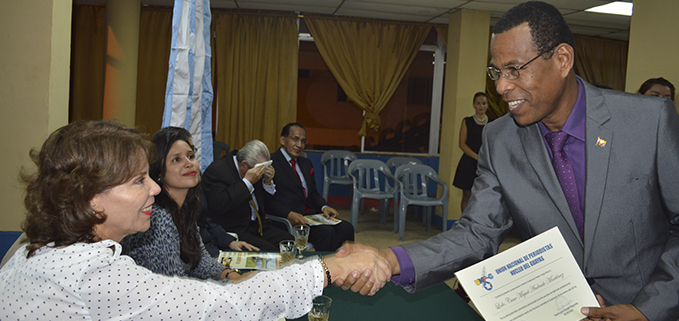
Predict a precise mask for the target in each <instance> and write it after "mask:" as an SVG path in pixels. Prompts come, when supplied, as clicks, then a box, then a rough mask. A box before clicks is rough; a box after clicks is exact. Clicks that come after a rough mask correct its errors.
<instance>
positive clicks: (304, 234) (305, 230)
mask: <svg viewBox="0 0 679 321" xmlns="http://www.w3.org/2000/svg"><path fill="white" fill-rule="evenodd" d="M294 230H295V244H297V251H298V254H297V258H298V259H300V260H301V259H303V258H304V255H302V251H304V249H306V246H307V243H308V242H309V230H310V228H309V226H308V225H296V226H295V227H294Z"/></svg>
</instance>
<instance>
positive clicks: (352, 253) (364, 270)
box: [325, 243, 401, 295]
mask: <svg viewBox="0 0 679 321" xmlns="http://www.w3.org/2000/svg"><path fill="white" fill-rule="evenodd" d="M325 261H326V262H327V264H328V269H329V271H330V274H331V276H332V281H333V284H334V285H336V286H339V287H342V289H343V290H349V289H351V291H353V292H359V293H361V294H362V295H366V294H367V295H374V294H375V293H377V291H378V290H379V289H381V288H382V287H383V286H384V285H385V284H386V283H387V281H388V280H389V279H390V278H391V276H392V275H398V274H400V273H401V272H400V266H399V264H398V260H397V259H396V255H395V254H394V252H393V251H392V250H391V249H377V248H374V247H371V246H367V245H363V244H358V243H345V244H344V245H342V247H341V248H339V249H338V250H337V252H336V253H335V255H334V256H330V257H327V258H325Z"/></svg>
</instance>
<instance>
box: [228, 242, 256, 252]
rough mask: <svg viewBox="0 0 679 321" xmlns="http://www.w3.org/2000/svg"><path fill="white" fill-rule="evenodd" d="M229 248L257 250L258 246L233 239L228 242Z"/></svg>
mask: <svg viewBox="0 0 679 321" xmlns="http://www.w3.org/2000/svg"><path fill="white" fill-rule="evenodd" d="M229 248H230V249H232V250H234V251H244V250H247V251H259V248H258V247H256V246H254V245H252V244H250V243H248V242H241V241H233V242H231V243H229Z"/></svg>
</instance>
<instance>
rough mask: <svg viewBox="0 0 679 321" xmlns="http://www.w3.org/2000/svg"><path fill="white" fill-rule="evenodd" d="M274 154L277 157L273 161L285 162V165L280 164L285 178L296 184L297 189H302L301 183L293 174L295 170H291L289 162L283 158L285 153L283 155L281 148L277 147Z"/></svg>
mask: <svg viewBox="0 0 679 321" xmlns="http://www.w3.org/2000/svg"><path fill="white" fill-rule="evenodd" d="M274 155H276V158H278V159H277V160H275V161H277V162H281V164H285V166H281V167H282V168H284V169H283V172H284V174H285V176H286V179H287V180H288V181H289V182H292V184H293V185H295V186H297V187H298V188H299V189H302V183H301V182H300V181H299V179H298V178H297V174H295V172H294V171H293V170H292V164H290V162H288V161H287V160H286V159H285V155H283V152H281V150H280V149H279V150H278V151H277V152H276V153H274ZM300 168H301V167H300Z"/></svg>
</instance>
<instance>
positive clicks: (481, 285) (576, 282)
mask: <svg viewBox="0 0 679 321" xmlns="http://www.w3.org/2000/svg"><path fill="white" fill-rule="evenodd" d="M455 275H456V276H457V279H458V280H459V281H460V284H462V286H463V287H464V289H465V291H466V292H467V294H468V295H469V297H470V298H471V299H472V301H473V302H474V305H476V308H477V309H478V310H479V312H481V315H482V316H483V318H484V319H486V320H488V321H514V320H516V321H530V320H535V321H544V320H564V321H565V320H573V321H578V320H581V319H582V318H584V317H585V316H584V315H583V314H581V313H580V308H581V307H586V306H587V307H598V306H599V303H598V302H597V300H596V297H595V296H594V293H592V290H591V289H590V287H589V284H588V283H587V280H585V277H584V276H583V275H582V271H580V267H579V266H578V263H577V262H576V261H575V259H574V258H573V254H571V251H570V249H569V248H568V245H567V244H566V241H565V240H564V239H563V236H562V235H561V232H560V231H559V229H558V228H557V227H554V228H552V229H551V230H549V231H546V232H544V233H542V234H540V235H537V236H535V237H533V238H531V239H529V240H526V241H524V242H522V243H520V244H518V245H516V246H514V247H512V248H510V249H508V250H506V251H504V252H502V253H499V254H497V255H495V256H493V257H490V258H488V259H486V260H483V261H481V262H479V263H477V264H474V265H472V266H470V267H468V268H466V269H463V270H460V271H458V272H457V273H455Z"/></svg>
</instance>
